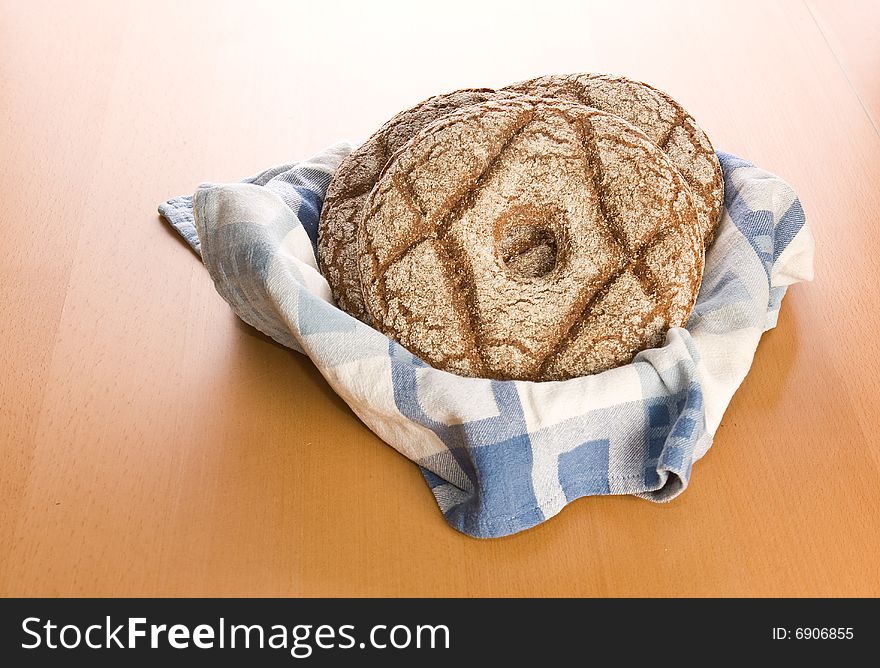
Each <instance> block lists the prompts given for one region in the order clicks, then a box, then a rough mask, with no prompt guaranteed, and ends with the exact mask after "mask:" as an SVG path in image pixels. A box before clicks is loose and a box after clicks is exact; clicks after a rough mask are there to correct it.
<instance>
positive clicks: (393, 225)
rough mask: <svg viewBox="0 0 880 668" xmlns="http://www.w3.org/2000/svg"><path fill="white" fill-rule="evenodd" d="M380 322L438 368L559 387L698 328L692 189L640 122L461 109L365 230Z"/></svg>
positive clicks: (566, 109) (402, 154) (370, 210)
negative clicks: (693, 318) (690, 325)
mask: <svg viewBox="0 0 880 668" xmlns="http://www.w3.org/2000/svg"><path fill="white" fill-rule="evenodd" d="M357 232H358V238H357V242H358V264H359V271H360V277H361V286H362V289H363V295H364V298H365V299H364V303H365V306H366V308H367V311H368V314H369V316H370V318H371V320H372V322H373V323H374V326H375V327H377V328H378V329H379V330H381V331H382V332H384V333H385V334H387V335H388V336H390V337H392V338H394V339H396V340H397V341H399V342H400V343H401V344H402V345H403V346H404V347H406V348H408V349H409V350H410V351H411V352H413V353H414V354H415V355H417V356H419V357H421V358H422V359H423V360H425V361H426V362H428V363H429V364H431V365H432V366H435V367H437V368H440V369H445V370H447V371H451V372H454V373H458V374H460V375H465V376H478V377H483V378H495V379H518V380H563V379H567V378H572V377H575V376H582V375H585V374H590V373H596V372H599V371H602V370H605V369H608V368H611V367H614V366H618V365H620V364H624V363H627V362H629V361H631V360H632V358H633V356H634V355H635V354H636V353H637V352H638V351H640V350H643V349H645V348H648V347H652V346H656V345H658V344H660V343H661V342H662V340H663V335H664V333H665V331H666V329H667V328H668V327H670V326H680V325H683V324H684V323H685V321H686V320H687V318H688V316H689V314H690V311H691V309H692V307H693V304H694V301H695V299H696V296H697V291H698V289H699V285H700V279H701V276H702V270H703V237H702V235H701V232H700V226H699V221H698V218H697V214H696V210H695V207H694V204H693V201H692V196H691V193H690V189H689V188H688V186H687V183H686V182H685V180H684V178H683V177H682V175H681V174H680V173H679V171H678V170H677V169H676V168H675V166H674V165H673V163H672V161H671V160H670V159H669V158H668V157H667V156H666V155H665V154H664V153H663V152H662V151H661V150H660V149H659V148H658V147H657V146H656V145H655V144H654V143H653V142H652V141H650V140H649V139H648V137H647V136H645V134H644V133H642V132H641V131H640V130H638V129H637V128H636V127H634V126H633V125H631V124H629V123H627V122H626V121H624V120H623V119H621V118H620V117H618V116H614V115H612V114H608V113H605V112H602V111H598V110H596V109H593V108H590V107H587V106H585V105H582V104H579V103H574V102H568V101H562V100H555V99H542V98H533V97H526V96H521V97H514V98H509V99H497V100H496V99H492V100H488V101H486V102H481V103H478V104H473V105H469V106H467V107H463V108H461V109H459V110H458V111H456V112H453V113H450V114H448V115H446V116H444V117H442V118H440V119H439V120H437V121H435V122H434V123H432V124H431V125H429V126H427V127H426V128H424V129H423V130H422V131H420V132H419V133H417V134H416V135H415V137H413V139H412V140H411V141H410V142H409V143H407V144H406V145H405V146H404V147H403V149H401V150H400V151H399V152H398V153H397V154H396V155H395V157H394V159H393V160H392V161H391V162H390V163H389V164H388V166H387V167H386V169H385V170H384V172H383V173H382V175H381V177H380V178H379V181H378V182H377V184H376V186H375V187H374V188H373V189H372V191H371V192H370V195H369V196H368V197H367V199H366V202H365V203H364V209H363V217H362V218H361V221H360V224H359V225H358V230H357Z"/></svg>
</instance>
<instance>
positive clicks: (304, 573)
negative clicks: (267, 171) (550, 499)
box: [0, 0, 880, 596]
mask: <svg viewBox="0 0 880 668" xmlns="http://www.w3.org/2000/svg"><path fill="white" fill-rule="evenodd" d="M368 4H369V3H355V2H352V3H350V4H343V5H332V4H330V3H324V2H321V3H316V2H309V3H305V2H304V3H301V6H300V7H297V6H296V5H294V4H292V3H285V4H269V3H263V2H223V3H215V2H205V3H203V4H197V3H177V2H155V1H151V2H136V3H131V2H127V3H122V2H119V3H117V2H110V1H107V2H84V3H54V2H47V3H43V2H35V1H34V0H22V1H19V2H16V1H12V2H9V1H3V2H2V3H0V222H2V226H0V233H2V240H0V249H2V256H3V260H2V262H0V285H2V289H0V327H2V335H3V338H2V341H3V344H2V346H0V374H2V376H0V383H2V384H0V442H2V450H0V593H2V594H3V595H27V596H32V595H48V596H55V595H62V596H64V595H68V596H71V595H73V596H79V595H95V596H117V595H143V596H163V595H189V596H202V595H243V596H250V595H262V596H276V595H280V596H300V595H306V596H337V595H354V596H359V595H384V596H427V595H440V596H468V595H480V596H483V595H485V596H543V595H555V596H567V595H577V596H605V595H615V596H639V595H646V596H677V595H688V596H692V595H693V596H704V595H707V596H713V595H723V596H727V595H734V596H736V595H744V596H765V595H767V596H776V595H791V596H805V595H819V596H850V595H871V596H878V595H880V566H878V551H880V519H878V518H880V448H878V440H880V434H878V431H880V430H878V426H880V418H878V415H880V393H878V380H877V379H878V376H880V364H878V344H877V339H878V331H880V316H878V313H880V290H878V285H877V284H878V277H880V267H878V253H877V252H875V250H876V249H878V248H880V224H878V211H880V132H878V128H880V77H878V72H880V3H878V2H876V0H875V1H872V0H863V1H859V2H845V3H839V2H836V1H835V0H807V1H806V2H803V1H801V0H790V1H782V2H757V1H754V2H739V3H721V2H718V3H705V2H696V1H694V2H669V3H653V2H640V3H635V4H632V3H628V4H624V3H616V2H615V3H611V2H597V3H593V4H587V3H578V4H577V5H575V6H572V7H562V6H558V7H557V6H555V5H553V3H543V2H542V3H531V2H530V3H524V4H523V5H522V6H520V7H517V6H515V5H513V4H511V3H510V2H500V3H496V4H484V3H475V2H461V3H455V2H453V3H448V2H444V3H443V7H444V10H443V11H442V12H439V11H434V10H431V11H424V13H422V12H421V11H420V10H419V9H417V3H411V4H407V5H403V4H402V3H401V6H400V7H399V8H389V9H385V10H380V9H375V8H373V9H370V8H369V7H368ZM568 71H607V72H615V73H621V74H626V75H628V76H631V77H633V78H637V79H641V80H644V81H648V82H651V83H653V84H655V85H657V86H659V87H661V88H663V89H665V90H667V91H668V92H670V93H671V94H672V95H673V96H675V97H676V98H678V99H679V100H680V101H681V102H682V103H683V104H684V105H685V106H686V107H687V108H688V109H689V110H690V111H691V112H692V113H693V115H694V116H695V117H696V118H697V119H698V121H699V122H700V123H701V125H702V126H703V127H704V128H705V129H706V131H707V132H708V134H709V136H710V137H711V138H712V140H713V142H714V144H715V146H716V148H719V149H723V150H726V151H730V152H734V153H737V154H739V155H742V156H743V157H746V158H748V159H749V160H751V161H753V162H755V163H757V164H758V165H760V166H762V167H764V168H765V169H768V170H771V171H773V172H775V173H777V174H779V175H780V176H782V177H783V178H785V179H786V180H787V181H789V182H790V183H791V184H792V185H793V186H794V188H795V190H796V191H797V192H798V193H799V195H800V197H801V200H802V202H803V205H804V209H805V211H806V214H807V217H808V220H809V222H810V224H811V225H812V229H813V233H814V235H815V238H816V244H817V256H816V279H815V281H814V282H813V283H811V284H801V285H797V286H795V287H794V288H792V289H791V290H790V291H789V294H788V296H787V297H786V299H785V302H784V304H783V307H782V312H781V316H780V318H779V326H778V327H777V328H776V329H775V330H772V331H771V332H769V333H767V334H766V335H765V336H764V338H763V340H762V341H761V345H760V347H759V349H758V352H757V355H756V357H755V361H754V364H753V366H752V370H751V372H750V374H749V376H748V378H746V380H745V382H744V384H743V385H742V387H741V388H740V390H739V391H738V392H737V394H736V396H735V397H734V399H733V402H732V403H731V405H730V408H729V409H728V411H727V413H726V415H725V418H724V421H723V422H722V425H721V428H720V429H719V431H718V434H717V436H716V438H715V444H714V446H713V448H712V449H711V450H710V452H709V453H708V455H707V456H706V457H705V458H704V459H703V460H701V461H700V462H699V463H698V464H697V465H696V466H695V469H694V473H693V478H692V481H691V485H690V487H689V489H688V490H687V492H686V493H685V494H683V495H682V496H681V497H679V498H678V499H676V500H675V501H673V502H671V503H669V504H666V505H654V504H651V503H649V502H646V501H642V500H639V499H636V498H632V497H603V498H588V499H582V500H579V501H577V502H575V503H574V504H572V505H571V506H569V507H568V508H566V509H565V510H563V512H562V513H561V514H560V515H558V516H557V517H556V518H554V519H552V520H550V521H549V522H547V523H545V524H543V525H541V526H539V527H537V528H535V529H532V530H530V531H527V532H525V533H522V534H520V535H517V536H513V537H509V538H505V539H500V540H489V541H479V540H474V539H471V538H467V537H465V536H463V535H461V534H459V533H457V532H455V531H454V530H452V529H450V528H449V527H448V526H447V525H446V523H445V522H444V521H443V519H442V517H441V515H440V513H439V511H438V510H437V508H436V506H435V504H434V500H433V497H432V496H431V494H430V493H429V491H428V488H427V487H426V485H425V484H424V482H423V481H422V478H421V476H420V474H419V472H418V470H417V468H416V467H415V466H414V465H413V464H411V463H410V462H409V461H407V460H405V459H404V458H403V457H401V456H400V455H398V454H397V453H396V452H394V451H393V450H392V449H391V448H390V447H388V446H386V445H384V444H383V443H382V442H381V441H380V440H379V439H378V438H376V437H375V436H374V435H373V434H372V433H371V432H370V431H368V430H367V428H366V427H364V425H363V424H361V423H360V422H359V421H358V419H357V418H356V417H355V416H354V414H353V413H352V412H351V411H350V410H349V409H348V408H347V406H346V405H345V404H344V403H343V402H342V401H341V400H340V399H339V398H338V397H336V396H335V395H334V394H333V393H332V392H331V390H330V388H329V387H328V386H327V384H326V383H325V382H324V381H323V379H322V378H321V376H320V375H319V374H318V373H317V372H316V370H315V369H314V368H313V367H312V365H311V364H310V362H309V361H308V360H307V359H306V358H304V357H302V356H300V355H298V354H297V353H294V352H291V351H288V350H286V349H284V348H282V347H280V346H278V345H275V344H274V343H272V342H270V341H269V340H267V339H266V338H265V337H263V336H261V335H260V334H258V333H257V332H256V331H255V330H252V329H251V328H249V327H248V326H246V325H244V324H242V323H241V322H239V321H238V320H237V319H236V318H235V316H234V315H233V314H232V312H231V311H230V309H229V308H228V306H227V305H226V304H225V303H224V302H223V300H222V299H221V298H220V297H219V296H218V294H217V293H216V292H215V290H214V287H213V284H212V282H211V280H210V278H209V277H208V274H207V272H206V271H205V270H204V268H203V267H202V266H201V265H200V263H199V262H198V260H197V258H196V257H195V255H194V254H193V253H191V252H190V251H189V250H188V248H187V247H186V246H185V245H184V244H183V243H182V242H181V241H180V240H179V239H177V238H176V236H175V234H174V233H173V232H172V231H171V230H170V229H169V228H168V227H167V226H166V225H165V224H164V223H162V222H161V221H160V219H159V218H158V216H157V214H156V206H157V204H158V203H159V202H161V201H163V200H164V199H166V198H167V197H169V196H171V195H176V194H181V193H187V192H192V190H193V189H194V187H195V186H196V185H197V184H198V183H199V182H200V181H203V180H204V181H207V180H211V181H232V180H237V179H239V178H241V177H244V176H246V175H248V174H251V173H253V172H256V171H259V170H260V169H262V168H264V167H267V166H270V165H274V164H278V163H282V162H285V161H288V160H292V159H298V158H302V157H306V156H308V155H310V154H311V153H313V152H314V151H316V150H319V149H321V148H322V147H324V146H325V145H328V144H331V143H333V142H335V141H337V140H340V139H359V138H363V137H365V136H366V135H368V134H369V133H370V132H372V131H373V130H374V129H375V128H376V127H378V126H379V125H380V124H381V123H382V122H383V121H384V120H385V119H386V118H388V117H389V116H391V115H392V114H393V113H395V112H396V111H397V110H399V109H402V108H404V107H408V106H410V105H411V104H413V103H415V102H417V101H418V100H420V99H422V98H424V97H427V96H429V95H431V94H434V93H438V92H442V91H446V90H450V89H454V88H459V87H466V86H496V85H499V86H500V85H503V84H505V83H508V82H511V81H515V80H520V79H524V78H528V77H532V76H536V75H539V74H543V73H548V72H568ZM221 407H222V408H221Z"/></svg>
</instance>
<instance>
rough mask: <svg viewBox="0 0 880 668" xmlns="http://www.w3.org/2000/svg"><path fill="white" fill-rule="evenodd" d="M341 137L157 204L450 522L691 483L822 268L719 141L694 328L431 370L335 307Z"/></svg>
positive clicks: (785, 211)
mask: <svg viewBox="0 0 880 668" xmlns="http://www.w3.org/2000/svg"><path fill="white" fill-rule="evenodd" d="M351 150H352V146H351V145H350V144H338V145H335V146H332V147H330V148H328V149H327V150H325V151H322V152H321V153H319V154H318V155H316V156H314V157H312V158H310V159H308V160H305V161H302V162H297V163H291V164H287V165H281V166H279V167H275V168H272V169H269V170H266V171H264V172H261V173H260V174H258V175H256V176H253V177H251V178H249V179H246V180H245V181H243V182H240V183H233V184H210V183H204V184H202V185H200V186H199V188H198V189H197V190H196V192H195V194H194V195H193V196H192V197H175V198H172V199H170V200H168V201H167V202H166V203H164V204H162V205H161V206H160V207H159V212H160V214H161V215H162V216H163V217H165V218H166V219H167V220H168V222H169V223H170V224H171V225H172V226H173V227H174V228H175V229H177V230H178V231H179V232H180V234H181V235H182V236H183V237H184V239H186V241H187V242H188V243H189V244H190V245H191V246H192V247H193V249H194V250H195V251H196V252H197V253H200V255H201V257H202V261H203V263H204V265H205V267H206V268H207V270H208V272H209V273H210V275H211V277H212V278H213V280H214V283H215V285H216V287H217V290H218V292H219V293H220V294H221V295H222V296H223V298H224V299H225V300H226V301H227V302H228V303H229V304H230V306H231V307H232V309H233V310H234V311H235V313H236V314H238V315H239V317H241V318H242V320H244V321H245V322H247V323H249V324H250V325H252V326H253V327H255V328H257V329H258V330H260V331H262V332H263V333H265V334H267V335H268V336H271V337H272V338H273V339H275V340H276V341H278V342H279V343H281V344H282V345H285V346H288V347H290V348H292V349H294V350H297V351H299V352H302V353H304V354H306V355H308V356H309V357H310V358H311V360H312V361H313V362H314V364H315V365H316V367H317V368H318V369H319V370H320V372H321V373H322V374H323V376H324V377H325V378H326V379H327V382H328V383H329V384H330V385H331V386H332V387H333V389H334V390H335V391H336V392H337V393H338V394H339V395H340V396H341V397H342V398H343V400H345V402H346V403H347V404H348V405H349V406H350V407H351V409H352V410H353V411H354V412H355V414H357V416H358V417H359V418H360V419H361V420H362V421H363V422H364V423H365V424H366V425H367V426H368V427H369V428H370V429H371V430H373V431H374V432H375V433H376V434H377V435H378V436H379V437H380V438H381V439H382V440H384V441H385V442H386V443H388V444H390V445H391V446H392V447H394V448H395V449H397V450H398V451H399V452H400V453H401V454H403V455H404V456H406V457H408V458H409V459H411V460H413V461H414V462H416V463H417V464H418V465H419V466H420V467H421V468H422V472H423V474H424V477H425V480H426V481H427V483H428V485H429V487H430V489H431V491H432V492H433V494H434V496H435V498H436V500H437V503H438V505H439V507H440V510H441V511H442V513H443V515H444V517H445V518H446V520H447V521H448V522H449V524H450V525H452V526H453V527H454V528H456V529H458V530H459V531H462V532H464V533H466V534H469V535H471V536H476V537H497V536H504V535H508V534H512V533H516V532H518V531H522V530H524V529H528V528H530V527H532V526H534V525H536V524H539V523H540V522H543V521H544V520H546V519H548V518H550V517H552V516H554V515H555V514H557V513H558V512H559V511H560V510H561V509H562V508H563V507H565V506H566V505H567V504H568V503H570V502H571V501H573V500H575V499H577V498H580V497H583V496H589V495H598V494H633V495H636V496H639V497H642V498H645V499H649V500H651V501H655V502H662V501H668V500H669V499H672V498H674V497H675V496H677V495H678V494H680V493H681V492H682V491H684V489H685V488H686V487H687V484H688V481H689V480H690V477H691V472H692V467H693V464H694V462H696V461H697V460H698V459H700V458H701V457H702V456H703V455H705V453H706V451H707V450H708V449H709V447H710V446H711V444H712V437H713V435H714V433H715V431H716V430H717V428H718V425H719V424H720V422H721V417H722V415H723V413H724V411H725V409H726V408H727V406H728V404H729V403H730V399H731V397H732V396H733V393H734V392H735V391H736V388H737V387H739V385H740V383H741V382H742V380H743V378H745V375H746V373H747V372H748V370H749V367H750V366H751V362H752V358H753V356H754V353H755V349H756V348H757V345H758V342H759V340H760V338H761V335H762V333H763V332H764V331H766V330H767V329H770V328H772V327H774V326H775V325H776V318H777V315H778V312H779V308H780V305H781V302H782V298H783V297H784V295H785V292H786V289H787V288H788V286H789V285H792V284H794V283H797V282H800V281H807V280H811V279H812V271H813V250H814V246H813V239H812V236H811V234H810V230H809V228H808V226H807V224H806V222H805V219H804V213H803V209H802V208H801V205H800V202H799V201H798V199H797V197H796V195H795V194H794V192H793V191H792V189H791V188H790V187H789V186H788V185H787V184H786V183H785V182H784V181H782V180H781V179H779V178H777V177H775V176H773V175H772V174H769V173H768V172H765V171H763V170H761V169H759V168H757V167H754V166H753V165H751V164H750V163H748V162H746V161H744V160H742V159H740V158H737V157H736V156H733V155H729V154H725V153H719V154H718V156H719V159H720V161H721V166H722V170H723V171H724V184H725V192H726V195H725V211H724V215H723V217H722V220H721V223H720V225H719V229H718V233H717V235H716V238H715V241H714V242H713V244H712V246H711V247H710V248H709V249H708V250H707V253H706V263H705V270H704V275H703V283H702V287H701V290H700V294H699V297H698V299H697V303H696V306H695V308H694V311H693V314H692V315H691V318H690V320H689V321H688V323H687V326H686V327H684V328H673V329H670V330H669V332H668V333H667V336H666V340H665V343H664V345H663V346H662V347H660V348H655V349H651V350H646V351H643V352H641V353H639V354H638V355H637V356H636V358H635V359H634V360H633V362H632V363H631V364H628V365H625V366H622V367H619V368H616V369H611V370H609V371H605V372H603V373H600V374H596V375H592V376H585V377H582V378H575V379H572V380H567V381H561V382H544V383H533V382H525V381H494V380H486V379H479V378H463V377H459V376H456V375H453V374H450V373H447V372H444V371H439V370H437V369H433V368H431V367H429V366H428V365H426V364H425V363H424V362H422V361H421V360H420V359H418V358H416V357H415V356H413V355H412V354H411V353H409V352H408V351H407V350H405V349H404V348H403V347H401V346H400V345H399V344H397V343H395V342H394V341H392V340H391V339H389V338H388V337H386V336H384V335H383V334H381V333H379V332H377V331H376V330H374V329H372V328H371V327H369V326H367V325H365V324H364V323H362V322H360V321H358V320H356V319H355V318H353V317H351V316H350V315H348V314H347V313H345V312H343V311H341V310H340V309H338V308H336V306H335V305H334V304H333V301H332V297H331V293H330V288H329V286H328V285H327V282H326V280H325V279H324V278H323V276H321V274H320V271H319V269H318V264H317V262H316V259H315V247H316V243H317V230H318V221H319V217H320V211H321V206H322V204H323V198H324V195H325V193H326V190H327V187H328V184H329V182H330V178H331V177H332V174H333V171H334V170H335V168H336V166H337V165H338V164H339V162H341V161H342V159H343V158H344V157H345V156H346V155H347V154H348V153H349V152H350V151H351Z"/></svg>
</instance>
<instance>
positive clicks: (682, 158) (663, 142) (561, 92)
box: [318, 74, 724, 324]
mask: <svg viewBox="0 0 880 668" xmlns="http://www.w3.org/2000/svg"><path fill="white" fill-rule="evenodd" d="M519 95H532V96H542V97H547V96H549V97H557V98H562V99H568V100H571V101H576V102H580V103H582V104H587V105H588V106H592V107H595V108H598V109H600V110H603V111H607V112H610V113H613V114H616V115H618V116H621V117H622V118H624V120H628V121H629V122H630V123H631V124H633V125H635V126H636V127H638V128H639V129H640V130H642V131H643V132H645V134H646V135H647V136H648V137H649V138H650V139H651V140H652V141H654V142H655V143H656V144H657V145H658V146H660V147H661V148H662V149H663V150H664V151H665V152H666V154H667V155H668V156H669V157H670V159H671V160H672V162H673V163H674V164H675V166H676V167H677V169H678V170H679V172H681V174H682V175H683V176H684V178H685V180H686V181H687V183H688V186H689V187H690V189H691V192H692V195H693V199H694V205H695V207H696V210H697V215H698V217H699V220H700V228H701V232H702V234H703V238H704V244H705V245H707V246H708V244H709V243H710V242H711V241H712V238H713V237H714V233H715V229H716V227H717V224H718V221H719V220H720V216H721V212H722V209H723V201H724V191H723V177H722V174H721V167H720V164H719V163H718V159H717V157H716V156H715V153H714V151H713V149H712V145H711V143H710V142H709V139H708V137H706V135H705V133H704V132H703V131H702V130H701V129H700V128H699V126H698V125H697V124H696V122H695V121H694V120H693V118H691V116H690V115H688V114H687V112H686V111H685V110H684V109H683V108H682V107H681V106H680V105H679V104H678V103H676V102H675V101H674V100H673V99H672V98H670V97H669V96H668V95H666V94H665V93H663V92H662V91H659V90H657V89H655V88H653V87H651V86H649V85H648V84H643V83H639V82H635V81H631V80H629V79H626V78H624V77H612V76H607V75H595V74H572V75H567V76H556V75H554V76H546V77H540V78H537V79H531V80H528V81H523V82H520V83H517V84H513V85H511V86H509V87H507V88H505V89H501V90H493V89H489V88H479V89H464V90H459V91H454V92H451V93H446V94H443V95H437V96H435V97H432V98H429V99H427V100H425V101H423V102H421V103H419V104H417V105H416V106H414V107H412V108H411V109H408V110H406V111H403V112H400V113H399V114H397V115H396V116H394V117H393V118H392V119H391V120H389V121H388V122H387V123H385V124H384V125H383V126H382V127H381V128H380V129H379V130H378V131H377V132H376V133H375V134H373V136H371V137H370V138H369V139H368V140H367V141H366V142H364V143H363V144H362V145H361V146H360V147H358V148H357V149H355V150H354V151H353V152H352V153H351V154H349V156H348V157H346V159H345V160H344V161H343V162H342V163H341V164H340V165H339V167H338V168H337V170H336V173H335V174H334V177H333V179H332V181H331V183H330V187H329V189H328V191H327V196H326V198H325V200H324V205H323V208H322V211H321V223H320V225H319V228H318V262H319V266H320V268H321V271H322V273H323V274H324V276H325V277H326V278H327V281H328V283H329V284H330V288H331V290H332V292H333V296H334V299H335V300H336V303H337V305H338V306H339V307H340V308H342V309H343V310H345V311H347V312H348V313H350V314H352V315H353V316H355V317H357V318H359V319H361V320H363V321H364V322H367V323H368V324H372V321H371V319H370V315H369V313H368V311H367V309H366V307H365V304H364V297H363V294H362V291H361V281H360V274H359V269H358V262H357V252H358V250H357V236H358V227H359V225H360V221H361V218H362V216H363V207H364V202H365V201H366V199H367V197H368V195H369V194H370V191H371V190H372V188H373V187H374V186H375V184H376V182H377V181H378V179H379V176H380V175H381V174H382V172H383V170H384V169H385V168H386V166H387V164H388V162H389V160H390V159H391V157H392V156H393V155H394V153H396V152H397V151H398V150H400V149H401V148H402V147H403V145H404V144H406V142H407V141H409V140H410V139H411V138H412V137H413V136H414V135H415V134H416V133H417V132H419V131H420V130H422V129H423V128H425V127H426V126H428V125H430V124H431V123H433V122H435V121H437V120H438V119H440V118H442V117H444V116H446V115H448V114H449V113H452V112H454V111H457V110H458V109H461V108H464V107H467V106H469V105H472V104H478V103H481V102H485V101H487V100H498V99H511V98H514V97H517V96H519ZM532 252H533V254H534V256H535V257H534V258H532V260H531V261H532V262H533V263H535V262H538V263H539V262H540V258H541V257H543V256H545V255H546V253H543V252H542V251H541V250H540V249H538V250H533V251H532Z"/></svg>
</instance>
